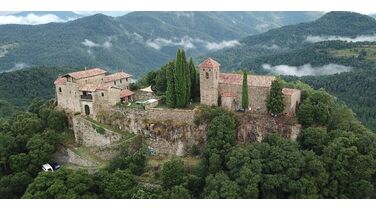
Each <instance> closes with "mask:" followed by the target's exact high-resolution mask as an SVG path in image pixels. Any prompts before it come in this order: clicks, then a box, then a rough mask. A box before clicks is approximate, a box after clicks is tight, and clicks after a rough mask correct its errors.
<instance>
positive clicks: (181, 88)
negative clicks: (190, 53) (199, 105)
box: [175, 49, 187, 107]
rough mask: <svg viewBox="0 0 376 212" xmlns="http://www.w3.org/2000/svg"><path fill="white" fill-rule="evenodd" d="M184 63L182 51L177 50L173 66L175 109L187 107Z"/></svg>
mask: <svg viewBox="0 0 376 212" xmlns="http://www.w3.org/2000/svg"><path fill="white" fill-rule="evenodd" d="M185 69H186V62H185V54H184V51H182V50H180V49H179V50H178V52H177V54H176V65H175V94H176V107H185V106H186V105H187V80H186V77H187V76H186V73H185Z"/></svg>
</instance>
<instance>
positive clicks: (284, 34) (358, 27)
mask: <svg viewBox="0 0 376 212" xmlns="http://www.w3.org/2000/svg"><path fill="white" fill-rule="evenodd" d="M375 33H376V20H375V19H373V18H371V17H370V16H367V15H361V14H358V13H354V12H329V13H326V14H325V15H324V16H322V17H321V18H319V19H317V20H316V21H313V22H308V23H300V24H295V25H289V26H284V27H281V28H277V29H271V30H269V31H267V32H265V33H261V34H257V35H251V36H248V37H246V38H244V39H242V40H241V41H240V43H241V45H239V46H236V47H233V48H229V49H225V50H221V51H218V52H215V53H213V54H211V56H213V57H214V58H217V59H218V60H221V61H224V62H223V66H224V69H228V70H232V69H239V68H246V69H249V68H250V67H249V64H250V63H251V61H252V60H253V59H255V58H257V57H259V56H265V55H271V54H281V53H286V52H291V51H293V50H296V49H302V48H306V47H309V46H312V45H314V43H317V42H321V41H327V40H346V41H349V40H352V39H357V40H362V39H363V40H366V41H367V39H368V40H375V39H374V34H375ZM362 36H363V37H362ZM364 36H369V37H364ZM372 36H373V37H372ZM252 68H253V67H252Z"/></svg>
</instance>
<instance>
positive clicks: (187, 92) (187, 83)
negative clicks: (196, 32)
mask: <svg viewBox="0 0 376 212" xmlns="http://www.w3.org/2000/svg"><path fill="white" fill-rule="evenodd" d="M181 57H182V62H183V73H184V77H185V79H184V81H185V88H186V90H185V98H186V102H185V105H187V104H188V102H189V101H190V100H191V86H192V83H191V72H190V70H189V66H188V63H187V58H186V56H185V52H184V49H182V50H181ZM185 105H184V106H185Z"/></svg>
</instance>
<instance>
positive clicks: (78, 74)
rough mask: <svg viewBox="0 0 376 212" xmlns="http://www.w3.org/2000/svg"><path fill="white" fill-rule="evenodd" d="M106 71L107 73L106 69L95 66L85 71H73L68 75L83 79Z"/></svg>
mask: <svg viewBox="0 0 376 212" xmlns="http://www.w3.org/2000/svg"><path fill="white" fill-rule="evenodd" d="M104 73H106V71H105V70H103V69H100V68H93V69H88V70H84V71H77V72H72V73H69V74H67V75H66V76H71V77H73V78H75V79H82V78H87V77H94V76H97V75H101V74H104Z"/></svg>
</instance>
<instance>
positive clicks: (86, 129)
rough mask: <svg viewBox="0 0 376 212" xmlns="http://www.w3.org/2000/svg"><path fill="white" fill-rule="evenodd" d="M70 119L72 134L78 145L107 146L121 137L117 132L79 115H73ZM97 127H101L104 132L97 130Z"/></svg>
mask: <svg viewBox="0 0 376 212" xmlns="http://www.w3.org/2000/svg"><path fill="white" fill-rule="evenodd" d="M72 121H73V130H74V136H75V138H76V142H77V143H78V144H80V145H85V146H87V147H93V146H108V145H111V144H113V143H115V142H117V141H119V140H120V139H121V135H120V134H119V133H116V132H114V131H111V130H108V129H105V128H103V127H100V126H99V125H96V124H95V123H93V122H91V121H88V120H86V119H85V118H83V117H81V116H74V117H73V119H72ZM98 128H101V129H103V131H104V132H103V133H101V132H98V130H97V129H98Z"/></svg>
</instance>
